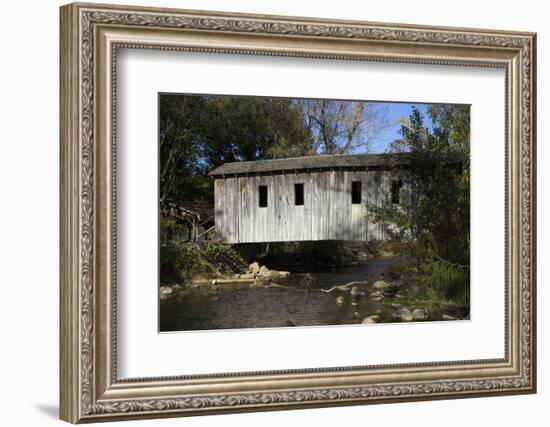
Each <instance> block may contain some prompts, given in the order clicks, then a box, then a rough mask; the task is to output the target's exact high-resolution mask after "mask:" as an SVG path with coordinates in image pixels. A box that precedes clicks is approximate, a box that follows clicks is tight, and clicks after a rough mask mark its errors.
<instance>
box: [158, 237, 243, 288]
mask: <svg viewBox="0 0 550 427" xmlns="http://www.w3.org/2000/svg"><path fill="white" fill-rule="evenodd" d="M245 269H246V263H245V262H244V260H243V259H242V258H241V257H240V256H239V255H238V254H237V253H236V252H235V251H234V250H233V248H232V247H231V245H225V244H220V243H216V242H205V243H192V242H174V241H172V242H170V243H168V244H165V245H162V246H161V248H160V283H161V284H172V283H178V284H183V285H186V284H189V283H191V282H192V280H193V278H194V277H196V276H198V275H200V276H203V277H217V276H220V275H222V274H234V273H241V272H243V271H244V270H245Z"/></svg>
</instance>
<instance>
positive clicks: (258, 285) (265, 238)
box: [60, 3, 536, 423]
mask: <svg viewBox="0 0 550 427" xmlns="http://www.w3.org/2000/svg"><path fill="white" fill-rule="evenodd" d="M60 22H61V49H60V52H61V84H60V89H61V94H60V100H61V112H60V122H61V125H60V126H61V128H60V134H61V165H62V169H61V170H62V172H61V207H60V208H61V238H60V243H61V247H60V253H61V283H60V287H61V288H60V292H61V303H60V306H61V313H60V317H61V319H60V324H61V334H60V337H61V349H60V350H61V351H60V372H61V378H60V383H61V418H62V419H63V420H66V421H69V422H72V423H79V422H91V421H109V420H123V419H130V418H154V417H169V416H185V415H200V414H215V413H227V412H242V411H259V410H275V409H285V408H306V407H319V406H330V405H352V404H369V403H384V402H400V401H410V400H430V399H443V398H462V397H477V396H487V395H497V394H521V393H534V392H535V391H536V334H535V332H536V331H535V326H536V319H535V315H536V311H535V307H536V304H535V303H536V300H535V294H536V292H535V291H536V287H535V277H536V270H535V269H536V257H535V255H536V254H535V247H536V244H535V236H536V232H535V231H536V218H535V213H536V182H535V176H536V174H535V154H536V151H535V148H536V147H535V137H536V134H535V131H536V129H535V105H536V103H535V93H536V91H535V87H536V86H535V83H536V77H535V71H536V62H535V60H536V55H535V52H536V46H535V34H533V33H519V32H508V31H493V30H480V29H462V28H438V27H423V26H412V25H402V24H382V23H369V22H353V21H332V20H323V19H314V18H297V17H281V16H263V15H244V14H231V13H217V12H199V11H188V10H174V9H158V8H142V7H127V6H110V5H94V4H78V3H76V4H70V5H67V6H63V7H62V8H61V19H60Z"/></svg>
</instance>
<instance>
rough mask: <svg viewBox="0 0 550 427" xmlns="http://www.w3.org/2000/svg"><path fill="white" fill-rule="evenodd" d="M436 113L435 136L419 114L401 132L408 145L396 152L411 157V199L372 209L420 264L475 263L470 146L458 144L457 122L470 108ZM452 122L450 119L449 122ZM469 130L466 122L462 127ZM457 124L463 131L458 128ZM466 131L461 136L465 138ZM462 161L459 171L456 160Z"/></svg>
mask: <svg viewBox="0 0 550 427" xmlns="http://www.w3.org/2000/svg"><path fill="white" fill-rule="evenodd" d="M438 108H439V107H438V106H435V107H432V108H431V110H430V111H432V112H431V113H430V114H431V118H432V121H433V123H434V126H433V132H430V131H428V129H427V128H425V127H424V124H423V117H422V114H421V113H420V111H419V110H417V109H413V112H412V114H411V116H410V118H409V122H408V123H406V124H403V125H402V127H401V134H402V140H401V141H399V143H398V144H395V145H394V147H393V148H394V149H399V150H401V151H407V152H408V153H409V154H410V159H411V162H410V167H409V169H408V170H407V172H406V174H405V175H404V178H403V180H404V184H405V187H406V189H407V192H408V193H407V197H402V200H401V201H400V204H399V205H397V204H393V203H391V200H387V201H386V202H385V203H383V204H382V206H378V207H372V208H371V213H372V214H373V216H374V219H375V221H377V222H379V223H382V224H383V225H384V226H385V228H386V230H387V232H388V234H389V235H390V238H391V239H392V240H393V241H394V242H396V243H397V244H398V245H400V248H401V250H402V251H404V252H406V253H407V254H408V255H411V256H414V257H416V258H419V259H430V258H433V257H434V256H436V257H440V258H443V259H446V260H448V261H450V262H454V263H459V264H467V263H469V246H470V172H469V167H468V165H469V161H468V154H469V141H468V140H466V139H463V137H462V136H461V137H460V139H457V137H455V135H456V134H457V132H455V130H454V127H453V126H452V124H453V123H454V122H453V121H452V120H451V119H452V117H453V116H454V115H459V114H458V113H456V112H455V110H459V111H460V112H461V114H460V115H459V116H460V117H462V116H463V115H465V114H466V113H467V112H468V107H467V106H460V105H458V106H457V105H454V106H445V107H440V108H445V109H444V110H443V111H440V110H438ZM448 116H449V117H451V118H449V117H448ZM459 124H460V126H463V124H462V122H461V123H459ZM459 124H457V127H458V125H459ZM462 133H463V131H461V133H460V135H462ZM457 159H461V160H462V164H461V165H460V166H458V165H457V164H456V160H457Z"/></svg>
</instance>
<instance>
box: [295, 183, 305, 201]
mask: <svg viewBox="0 0 550 427" xmlns="http://www.w3.org/2000/svg"><path fill="white" fill-rule="evenodd" d="M294 204H295V205H296V206H303V204H304V184H294Z"/></svg>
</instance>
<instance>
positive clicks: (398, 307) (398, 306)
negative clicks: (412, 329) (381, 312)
mask: <svg viewBox="0 0 550 427" xmlns="http://www.w3.org/2000/svg"><path fill="white" fill-rule="evenodd" d="M390 307H391V308H393V309H394V310H398V309H400V308H401V304H397V303H392V304H390Z"/></svg>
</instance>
